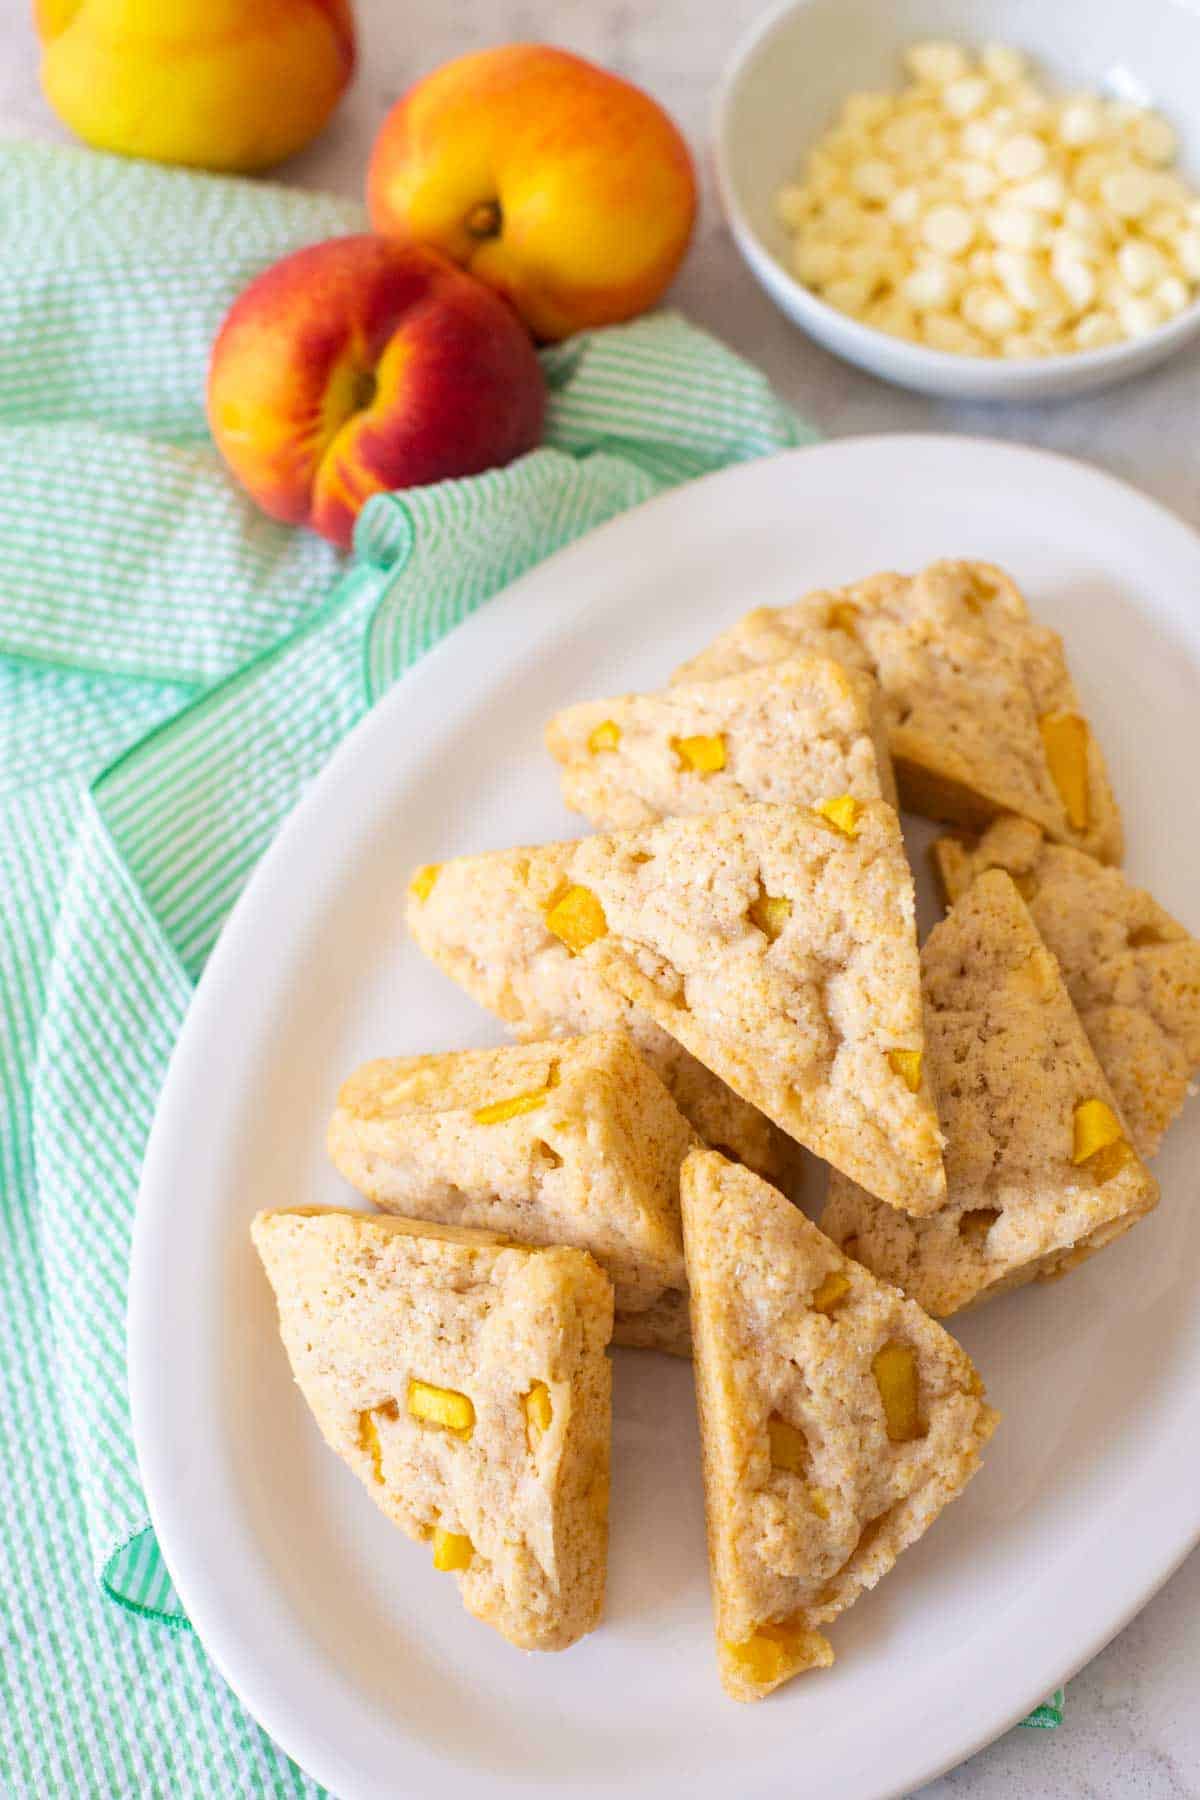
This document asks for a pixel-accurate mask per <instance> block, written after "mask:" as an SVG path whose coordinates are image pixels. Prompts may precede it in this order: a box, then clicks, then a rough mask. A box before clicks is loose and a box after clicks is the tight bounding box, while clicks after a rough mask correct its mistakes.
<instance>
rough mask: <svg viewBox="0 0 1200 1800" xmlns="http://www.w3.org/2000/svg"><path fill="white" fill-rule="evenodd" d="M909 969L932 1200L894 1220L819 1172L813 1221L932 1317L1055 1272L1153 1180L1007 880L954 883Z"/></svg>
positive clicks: (1120, 1219) (1088, 1246) (1125, 1218)
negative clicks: (914, 990)
mask: <svg viewBox="0 0 1200 1800" xmlns="http://www.w3.org/2000/svg"><path fill="white" fill-rule="evenodd" d="M1071 854H1075V853H1074V852H1072V853H1071ZM921 971H922V979H923V985H924V993H925V1017H926V1026H925V1029H926V1042H927V1044H928V1053H929V1066H930V1076H931V1078H932V1081H933V1087H934V1092H935V1093H936V1094H937V1097H938V1107H939V1111H940V1114H941V1119H942V1125H943V1127H944V1129H945V1132H946V1178H947V1195H946V1203H945V1205H944V1206H943V1207H942V1208H941V1209H940V1210H939V1211H938V1212H936V1213H934V1214H932V1215H931V1216H930V1217H928V1218H924V1219H906V1218H903V1217H901V1216H900V1215H899V1214H897V1213H895V1212H894V1211H893V1210H892V1208H891V1207H886V1206H879V1205H877V1203H876V1202H875V1201H874V1200H872V1199H871V1198H870V1197H869V1195H867V1194H865V1193H864V1192H863V1191H862V1189H861V1188H859V1187H856V1186H855V1184H854V1183H853V1182H850V1181H846V1180H845V1179H844V1178H843V1177H842V1176H840V1175H838V1174H836V1173H835V1174H834V1175H833V1176H832V1177H831V1179H830V1185H829V1200H828V1203H827V1205H826V1208H825V1213H824V1216H823V1217H822V1220H821V1224H822V1227H823V1229H824V1230H825V1231H826V1232H828V1234H829V1236H830V1237H831V1238H833V1240H834V1241H835V1242H836V1243H838V1244H839V1245H841V1247H842V1248H843V1249H844V1250H846V1251H847V1252H849V1254H851V1255H852V1256H854V1257H856V1258H857V1259H858V1260H859V1261H860V1262H862V1263H863V1264H865V1265H866V1267H867V1268H869V1269H871V1270H873V1271H874V1273H875V1274H876V1275H880V1276H882V1277H884V1279H886V1280H888V1281H894V1282H895V1283H896V1284H897V1286H899V1287H902V1288H903V1289H904V1291H905V1293H907V1294H911V1295H912V1297H913V1298H914V1299H915V1300H919V1301H920V1303H921V1305H922V1306H923V1307H924V1308H925V1310H926V1311H927V1312H930V1313H933V1314H935V1315H937V1316H939V1317H944V1316H945V1315H947V1314H948V1313H953V1312H958V1311H959V1310H960V1309H961V1308H962V1307H964V1306H969V1305H972V1304H974V1303H975V1302H977V1301H980V1300H983V1299H989V1298H991V1296H992V1295H994V1294H998V1293H1001V1292H1002V1291H1004V1290H1005V1289H1007V1288H1013V1287H1019V1286H1021V1285H1022V1284H1024V1283H1025V1282H1027V1281H1033V1280H1039V1281H1049V1280H1052V1279H1054V1278H1055V1277H1056V1276H1059V1275H1062V1274H1065V1273H1066V1272H1067V1270H1069V1269H1071V1268H1074V1267H1075V1266H1076V1265H1077V1264H1078V1263H1080V1262H1082V1261H1083V1260H1084V1258H1085V1257H1087V1256H1089V1255H1091V1254H1092V1252H1093V1251H1095V1250H1098V1249H1100V1248H1101V1247H1102V1246H1103V1245H1104V1244H1109V1243H1112V1241H1113V1240H1114V1239H1115V1238H1118V1237H1120V1236H1121V1235H1122V1234H1123V1233H1124V1232H1126V1231H1128V1230H1129V1227H1130V1226H1131V1225H1133V1224H1135V1223H1136V1222H1137V1220H1138V1219H1140V1218H1142V1217H1143V1216H1144V1214H1146V1213H1147V1212H1149V1211H1150V1210H1151V1209H1152V1208H1153V1207H1154V1205H1155V1204H1156V1202H1157V1200H1158V1187H1157V1184H1156V1183H1155V1181H1154V1179H1153V1177H1152V1176H1151V1175H1150V1174H1149V1172H1148V1171H1147V1169H1146V1168H1145V1166H1144V1164H1143V1163H1142V1162H1141V1161H1140V1159H1139V1157H1138V1154H1137V1151H1136V1150H1135V1148H1134V1146H1133V1144H1132V1143H1131V1141H1130V1138H1129V1135H1128V1133H1127V1131H1126V1128H1125V1125H1124V1122H1123V1121H1122V1118H1121V1115H1120V1110H1119V1108H1118V1106H1117V1102H1116V1100H1115V1098H1114V1095H1113V1091H1112V1089H1111V1088H1110V1087H1109V1084H1108V1082H1107V1081H1106V1080H1105V1078H1104V1074H1103V1071H1102V1070H1101V1068H1100V1065H1099V1063H1098V1062H1097V1060H1096V1056H1095V1053H1094V1052H1093V1050H1092V1047H1091V1045H1090V1044H1089V1042H1088V1039H1087V1036H1086V1033H1085V1032H1084V1029H1083V1026H1082V1024H1081V1023H1080V1020H1079V1017H1078V1014H1077V1013H1076V1011H1075V1008H1074V1007H1073V1006H1072V1005H1071V1001H1070V997H1069V995H1068V994H1067V990H1066V988H1065V986H1064V985H1063V979H1062V975H1061V972H1060V970H1059V966H1058V964H1057V962H1056V961H1055V959H1054V957H1053V956H1052V955H1051V954H1050V952H1049V950H1047V949H1046V947H1045V945H1044V944H1043V943H1042V940H1041V939H1040V937H1039V936H1038V934H1037V930H1036V928H1035V926H1034V923H1033V920H1032V918H1031V917H1030V914H1029V910H1028V908H1027V907H1026V905H1025V903H1024V901H1023V900H1022V899H1021V896H1020V894H1019V893H1018V892H1017V890H1016V888H1015V887H1014V886H1013V883H1012V880H1011V879H1010V877H1009V876H1008V875H1006V874H1005V873H1003V871H1001V870H993V871H991V872H989V873H987V874H985V875H981V876H980V877H979V879H978V880H977V881H975V882H974V883H973V884H972V885H971V886H970V887H969V888H968V889H967V890H966V892H965V894H964V895H963V897H962V899H961V900H959V901H958V902H957V903H956V904H955V906H954V907H953V908H952V910H951V911H950V913H949V914H948V915H947V916H946V918H945V919H943V920H942V922H941V924H940V925H937V926H935V927H934V929H933V931H931V932H930V934H929V937H928V939H927V940H926V943H925V946H924V949H923V950H922V952H921Z"/></svg>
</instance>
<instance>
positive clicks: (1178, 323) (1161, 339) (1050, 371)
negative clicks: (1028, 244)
mask: <svg viewBox="0 0 1200 1800" xmlns="http://www.w3.org/2000/svg"><path fill="white" fill-rule="evenodd" d="M814 4H815V0H778V4H776V5H774V6H771V7H769V8H768V9H767V11H766V12H764V13H763V14H762V15H761V16H760V17H759V18H757V19H755V20H754V21H753V23H752V24H751V25H750V26H749V27H748V29H747V30H746V31H744V32H743V33H742V34H741V36H740V37H739V38H738V40H737V42H736V43H735V44H734V47H733V50H732V51H731V53H730V56H729V59H728V61H727V62H726V64H725V67H724V69H723V71H722V74H721V78H720V80H719V82H718V84H717V89H716V93H715V94H714V96H713V101H712V108H711V114H710V129H711V132H712V141H713V159H714V165H715V170H716V185H717V195H718V198H719V200H720V204H721V210H722V211H723V212H724V214H725V219H726V222H727V224H728V225H729V228H730V231H731V232H732V234H733V238H734V242H735V243H736V244H737V245H738V248H739V249H740V250H741V252H742V255H743V256H744V257H745V258H746V260H747V261H748V262H749V263H750V265H751V267H752V268H753V269H754V270H755V271H756V272H757V273H758V274H760V275H761V276H762V278H763V280H764V281H765V282H766V284H767V286H768V288H770V287H771V285H772V284H773V283H778V284H779V285H780V286H781V287H783V288H784V289H785V290H786V291H787V292H788V294H789V296H790V298H791V299H792V301H793V302H794V304H795V306H796V308H797V310H798V311H799V312H800V313H801V314H804V315H806V316H807V317H808V318H810V319H811V320H812V321H813V322H814V324H816V325H818V326H821V327H823V328H824V329H823V330H822V333H821V342H822V343H824V344H825V345H826V346H827V347H829V338H828V334H829V333H830V332H832V333H834V334H836V335H837V336H839V337H841V338H842V339H843V340H844V342H845V344H846V349H845V351H841V350H837V351H834V352H833V353H834V354H837V355H842V356H843V358H846V357H849V358H850V359H851V360H853V361H856V362H857V361H858V360H859V358H858V355H857V354H856V349H857V350H861V351H862V352H863V353H864V354H865V355H869V356H871V357H872V358H874V357H875V356H876V355H878V353H879V347H880V346H882V347H883V349H884V353H885V354H886V355H887V356H888V357H889V358H895V360H896V361H897V362H906V363H907V364H908V366H909V368H910V369H911V370H912V373H913V374H914V376H915V375H917V374H918V373H921V372H923V373H924V374H926V375H927V376H928V377H929V378H930V379H931V380H933V381H936V382H937V384H938V385H939V386H940V387H942V388H943V390H944V389H945V387H947V386H948V385H949V384H950V382H949V379H948V378H952V377H953V375H954V373H955V372H956V371H961V373H962V377H963V380H964V381H967V380H969V381H971V383H972V385H975V384H976V383H982V382H984V381H987V382H988V384H989V385H993V386H994V387H996V388H997V389H999V388H1001V387H1005V386H1008V385H1010V384H1013V385H1017V384H1020V385H1025V384H1027V383H1028V381H1029V379H1030V378H1031V377H1034V376H1037V375H1038V374H1041V375H1043V376H1046V377H1053V376H1055V375H1057V374H1060V373H1062V374H1065V373H1066V372H1067V371H1068V370H1070V371H1072V372H1075V371H1079V372H1080V373H1081V374H1086V373H1088V372H1089V371H1093V372H1095V373H1097V374H1101V373H1103V374H1110V375H1112V376H1113V377H1114V378H1116V377H1117V376H1119V375H1120V374H1121V373H1122V371H1123V370H1125V369H1126V368H1127V367H1129V365H1131V364H1132V365H1136V366H1139V367H1140V366H1141V365H1142V364H1143V362H1144V360H1145V359H1146V358H1147V357H1148V356H1150V355H1151V354H1153V353H1154V352H1161V353H1162V354H1163V355H1168V354H1170V352H1171V351H1173V350H1174V349H1177V348H1178V347H1179V345H1180V344H1182V343H1183V342H1184V340H1185V339H1186V338H1188V337H1189V336H1191V334H1192V333H1193V332H1194V331H1195V330H1196V329H1197V327H1198V326H1200V291H1198V292H1197V293H1196V295H1195V297H1194V298H1193V299H1192V300H1190V301H1189V302H1188V304H1187V306H1186V307H1185V308H1184V309H1183V311H1182V312H1180V313H1177V314H1176V316H1175V317H1174V318H1173V319H1167V320H1165V321H1164V322H1163V324H1161V325H1156V326H1155V327H1154V329H1153V331H1148V332H1145V333H1144V334H1143V335H1142V336H1141V337H1135V338H1125V339H1123V340H1122V341H1121V342H1120V343H1116V344H1105V345H1102V346H1101V347H1100V348H1098V349H1096V350H1064V351H1060V352H1056V353H1055V354H1054V355H1053V356H975V355H973V354H967V353H965V352H963V351H958V350H935V349H933V348H932V347H931V346H930V345H927V344H915V343H913V342H912V340H911V339H910V338H903V337H899V336H898V335H896V334H894V333H892V332H889V331H881V330H880V329H879V327H878V326H876V325H867V324H864V323H863V321H862V320H861V319H856V318H854V316H853V315H852V314H851V313H844V312H839V310H838V309H837V307H836V306H830V304H829V302H828V301H827V300H822V299H821V297H820V295H819V294H817V293H815V292H814V291H813V289H812V288H810V287H806V286H805V284H804V283H803V282H802V281H800V280H799V279H798V278H797V277H796V276H795V275H793V273H792V271H791V270H790V269H789V268H788V267H787V265H786V263H783V262H781V261H780V260H779V258H778V257H777V256H776V255H775V253H774V251H773V250H772V249H771V248H770V246H769V245H768V244H767V243H766V241H765V240H764V239H763V237H762V236H761V235H760V234H759V232H758V231H757V230H756V229H755V227H754V226H753V225H752V224H751V222H750V219H749V217H748V215H747V213H746V210H745V208H744V207H743V205H742V202H741V200H740V198H739V196H738V193H737V189H736V186H735V183H734V178H733V172H732V169H731V167H730V150H729V146H730V143H731V140H732V136H733V133H732V130H731V123H732V111H733V105H734V101H735V99H736V96H737V92H738V88H739V86H740V83H741V82H742V80H743V79H744V77H745V74H746V71H747V69H748V68H749V66H750V64H751V62H752V61H753V60H754V58H755V57H756V56H757V55H758V53H759V52H760V51H761V50H763V49H764V48H765V46H766V44H767V42H768V40H769V39H771V38H773V37H774V36H775V35H776V33H777V32H778V31H779V30H780V28H781V27H782V26H783V24H784V22H785V21H786V20H787V19H788V18H790V17H791V16H792V14H794V13H801V12H806V11H807V10H808V9H809V7H810V6H812V5H814ZM803 153H804V147H803V145H800V146H798V151H797V155H798V156H800V155H803ZM797 322H799V321H797ZM1132 372H1133V369H1132V368H1131V369H1130V373H1132Z"/></svg>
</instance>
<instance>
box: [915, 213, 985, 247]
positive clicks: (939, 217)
mask: <svg viewBox="0 0 1200 1800" xmlns="http://www.w3.org/2000/svg"><path fill="white" fill-rule="evenodd" d="M921 236H922V238H923V239H924V241H925V243H927V244H928V246H929V248H930V249H931V250H935V251H937V252H938V254H939V255H941V256H961V255H962V253H963V251H964V250H965V249H966V248H967V246H968V245H969V244H970V243H971V241H972V239H973V238H974V236H975V221H974V219H973V218H972V217H971V214H970V213H969V212H968V211H967V209H966V207H965V206H954V205H947V206H934V207H932V208H931V209H930V210H929V212H927V213H926V214H925V217H924V218H923V219H922V221H921Z"/></svg>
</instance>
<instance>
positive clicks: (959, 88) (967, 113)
mask: <svg viewBox="0 0 1200 1800" xmlns="http://www.w3.org/2000/svg"><path fill="white" fill-rule="evenodd" d="M990 93H991V86H990V84H989V83H988V82H987V81H985V80H984V78H983V77H982V76H981V75H964V76H962V77H961V78H960V79H959V80H958V81H951V82H949V83H948V84H947V86H946V87H944V88H943V89H942V104H943V106H944V107H945V108H946V111H947V112H948V113H949V114H950V116H951V117H952V118H955V119H969V118H971V116H972V115H973V114H974V113H977V112H979V111H980V110H981V109H982V108H983V107H984V106H985V105H986V104H987V100H988V96H989V94H990ZM1169 160H1170V159H1169V158H1168V161H1169Z"/></svg>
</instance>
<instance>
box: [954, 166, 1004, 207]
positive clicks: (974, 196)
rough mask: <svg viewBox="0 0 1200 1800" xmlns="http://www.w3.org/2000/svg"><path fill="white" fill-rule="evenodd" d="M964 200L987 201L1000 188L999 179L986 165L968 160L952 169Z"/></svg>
mask: <svg viewBox="0 0 1200 1800" xmlns="http://www.w3.org/2000/svg"><path fill="white" fill-rule="evenodd" d="M954 173H955V175H956V176H957V177H958V185H959V187H960V188H961V190H962V196H963V199H964V200H987V199H988V198H990V196H991V195H992V194H994V193H995V191H996V189H997V188H998V187H999V186H1000V177H999V175H997V173H996V171H995V169H993V168H991V167H990V165H989V164H988V163H985V162H980V161H979V160H978V159H977V158H974V157H972V158H970V159H969V160H968V161H967V162H960V163H958V164H957V165H956V167H955V169H954Z"/></svg>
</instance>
